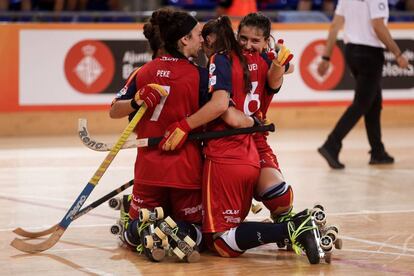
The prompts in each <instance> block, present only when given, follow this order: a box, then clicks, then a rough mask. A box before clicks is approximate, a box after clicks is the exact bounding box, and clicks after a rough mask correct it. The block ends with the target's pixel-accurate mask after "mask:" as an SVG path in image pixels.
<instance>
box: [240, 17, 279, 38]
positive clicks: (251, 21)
mask: <svg viewBox="0 0 414 276" xmlns="http://www.w3.org/2000/svg"><path fill="white" fill-rule="evenodd" d="M244 26H250V27H256V28H258V29H260V30H262V31H263V36H264V37H265V39H268V38H269V37H270V29H271V26H272V22H271V21H270V19H269V18H268V17H267V16H265V15H264V14H262V13H260V12H255V13H249V14H248V15H246V16H245V17H243V19H242V20H241V21H240V23H239V27H238V28H237V32H238V33H240V30H241V28H243V27H244Z"/></svg>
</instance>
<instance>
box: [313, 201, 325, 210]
mask: <svg viewBox="0 0 414 276" xmlns="http://www.w3.org/2000/svg"><path fill="white" fill-rule="evenodd" d="M313 209H321V210H322V211H325V208H324V207H323V206H322V204H319V203H315V205H313Z"/></svg>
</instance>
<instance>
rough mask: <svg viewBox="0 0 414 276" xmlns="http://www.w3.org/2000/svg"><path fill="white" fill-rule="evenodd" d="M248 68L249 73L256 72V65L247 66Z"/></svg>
mask: <svg viewBox="0 0 414 276" xmlns="http://www.w3.org/2000/svg"><path fill="white" fill-rule="evenodd" d="M248 67H249V71H250V72H251V71H257V67H258V66H257V64H256V63H252V64H248Z"/></svg>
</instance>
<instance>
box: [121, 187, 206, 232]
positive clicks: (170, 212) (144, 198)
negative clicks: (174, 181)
mask: <svg viewBox="0 0 414 276" xmlns="http://www.w3.org/2000/svg"><path fill="white" fill-rule="evenodd" d="M155 207H162V208H163V209H164V217H167V216H171V217H172V218H173V219H174V220H176V221H186V222H190V223H197V224H199V223H201V220H202V214H201V208H202V205H201V190H200V189H179V188H170V187H161V186H152V185H151V186H150V185H142V184H138V183H134V187H133V190H132V201H131V207H130V209H129V216H130V217H131V219H137V218H138V214H139V209H140V208H155Z"/></svg>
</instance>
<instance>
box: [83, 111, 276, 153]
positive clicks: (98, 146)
mask: <svg viewBox="0 0 414 276" xmlns="http://www.w3.org/2000/svg"><path fill="white" fill-rule="evenodd" d="M266 131H270V132H274V131H275V125H274V124H269V125H264V126H255V127H247V128H235V129H227V130H223V131H212V132H200V133H190V134H189V136H188V140H203V139H214V138H221V137H225V136H231V135H238V134H248V133H254V132H266ZM78 133H79V138H80V139H81V141H82V143H83V144H84V145H85V146H86V147H88V148H89V149H91V150H95V151H108V150H109V149H110V148H112V147H113V145H114V144H112V143H111V144H107V143H104V142H101V141H97V140H96V139H93V138H92V137H91V136H90V135H89V131H88V126H87V120H86V119H79V124H78ZM161 140H162V137H149V138H141V139H136V140H128V141H127V142H126V143H125V144H124V145H123V146H122V149H129V148H141V147H151V146H156V145H158V144H159V142H161Z"/></svg>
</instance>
